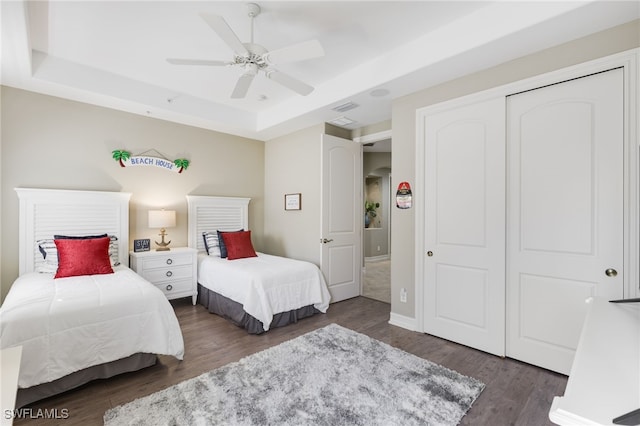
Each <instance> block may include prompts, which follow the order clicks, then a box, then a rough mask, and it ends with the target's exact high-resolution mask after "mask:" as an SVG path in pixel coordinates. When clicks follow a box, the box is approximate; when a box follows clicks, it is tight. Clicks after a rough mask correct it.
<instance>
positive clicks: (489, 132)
mask: <svg viewBox="0 0 640 426" xmlns="http://www.w3.org/2000/svg"><path fill="white" fill-rule="evenodd" d="M504 105H505V102H504V98H500V99H494V100H490V101H485V102H482V103H478V104H473V105H467V106H463V107H460V108H456V109H452V110H447V111H444V112H440V113H434V114H429V115H427V116H425V117H424V118H423V122H422V125H423V126H424V128H423V134H424V144H425V150H424V153H425V158H424V160H425V181H424V188H425V217H424V221H425V235H424V241H425V249H426V252H425V253H424V254H423V255H424V263H423V265H424V273H423V277H424V283H423V285H424V290H425V291H424V297H425V299H424V304H425V305H424V306H425V312H424V330H425V331H426V332H427V333H430V334H433V335H435V336H439V337H443V338H445V339H448V340H452V341H455V342H458V343H462V344H464V345H468V346H471V347H474V348H477V349H481V350H484V351H486V352H490V353H494V354H496V355H504V348H505V343H504V339H505V331H504V327H505V326H504V293H505V276H504V262H505V249H504V241H505V235H504V232H505V226H504V221H505V192H504V191H505V189H504V188H505V181H504V180H505V163H504V162H505V134H504V128H505V123H504V117H505V112H504Z"/></svg>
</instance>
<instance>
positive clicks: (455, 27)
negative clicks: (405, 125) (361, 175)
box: [0, 0, 640, 140]
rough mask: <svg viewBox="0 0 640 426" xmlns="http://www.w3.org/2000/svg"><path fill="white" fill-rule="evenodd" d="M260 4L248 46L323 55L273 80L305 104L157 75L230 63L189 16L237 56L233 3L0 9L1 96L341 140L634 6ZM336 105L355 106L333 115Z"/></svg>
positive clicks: (220, 83)
mask: <svg viewBox="0 0 640 426" xmlns="http://www.w3.org/2000/svg"><path fill="white" fill-rule="evenodd" d="M257 3H258V4H259V5H260V7H261V8H262V13H261V14H260V15H259V16H258V17H256V18H255V21H254V25H255V27H254V41H255V42H256V43H258V44H261V45H263V46H264V47H266V48H267V49H268V50H274V49H279V48H281V47H285V46H289V45H292V44H295V43H298V42H303V41H307V40H311V39H317V40H319V41H320V43H321V44H322V46H323V48H324V51H325V56H324V57H320V58H315V59H309V60H306V61H302V62H295V63H287V64H282V65H279V66H277V68H278V69H279V70H281V71H283V72H286V73H287V74H290V75H291V76H294V77H295V78H297V79H300V80H302V81H304V82H306V83H308V84H310V85H312V86H314V87H315V90H314V91H313V92H312V93H311V94H310V95H308V96H301V95H298V94H296V93H294V92H292V91H290V90H288V89H286V88H283V87H282V86H279V85H278V84H277V83H276V82H274V81H271V80H268V79H266V78H265V77H264V76H262V75H258V76H257V77H256V78H255V80H254V82H253V84H252V86H251V87H250V89H249V92H248V95H247V97H246V98H245V99H230V93H231V91H232V90H233V87H234V85H235V82H236V80H237V78H238V76H239V75H240V74H241V72H242V71H241V70H240V69H238V68H235V67H204V66H178V65H171V64H169V63H167V62H166V58H170V57H172V58H193V59H217V60H231V59H232V56H233V52H232V51H231V49H230V48H229V47H228V46H227V45H226V44H225V43H224V42H222V40H221V39H220V38H219V37H218V35H217V34H216V33H215V32H214V31H213V30H212V29H211V28H210V27H209V26H208V25H207V24H206V23H205V22H204V20H203V19H202V18H201V17H200V16H199V14H200V13H209V14H215V15H220V16H222V17H223V18H224V19H225V20H226V21H227V23H228V24H229V26H230V27H231V28H232V30H233V31H234V32H235V33H236V34H237V35H238V36H239V38H240V39H241V40H242V41H243V42H247V41H249V38H250V20H249V18H248V16H247V8H246V3H245V2H241V1H224V2H223V1H95V0H85V1H48V2H47V1H35V2H23V1H2V2H1V9H0V13H1V15H2V16H1V19H2V21H1V22H2V34H1V35H2V51H1V55H2V56H1V57H0V59H1V61H2V70H1V71H2V74H1V79H0V82H1V83H2V84H3V85H8V86H13V87H17V88H22V89H26V90H31V91H35V92H40V93H45V94H50V95H54V96H60V97H63V98H68V99H74V100H79V101H82V102H88V103H92V104H96V105H103V106H106V107H110V108H116V109H120V110H124V111H129V112H133V113H137V114H142V115H148V116H151V117H155V118H159V119H164V120H170V121H176V122H180V123H185V124H189V125H194V126H199V127H203V128H208V129H213V130H218V131H222V132H226V133H230V134H235V135H240V136H245V137H251V138H256V139H260V140H268V139H270V138H273V137H276V136H280V135H283V134H286V133H290V132H292V131H295V130H298V129H301V128H304V127H308V126H310V125H314V124H317V123H321V122H330V121H331V120H333V119H336V118H338V117H342V116H346V117H347V118H349V119H350V120H353V121H354V123H353V124H351V125H344V126H343V127H345V128H347V129H354V128H359V127H362V126H365V125H369V124H374V123H379V122H381V121H384V120H388V119H390V118H391V101H392V100H393V99H395V98H398V97H401V96H404V95H406V94H408V93H412V92H415V91H417V90H421V89H424V88H426V87H429V86H432V85H434V84H438V83H440V82H443V81H447V80H450V79H452V78H456V77H460V76H462V75H465V74H469V73H472V72H475V71H478V70H481V69H485V68H488V67H490V66H494V65H497V64H499V63H502V62H505V61H508V60H511V59H514V58H517V57H520V56H524V55H526V54H529V53H532V52H535V51H538V50H541V49H544V48H547V47H551V46H554V45H557V44H560V43H563V42H566V41H569V40H572V39H575V38H578V37H582V36H585V35H587V34H591V33H594V32H597V31H601V30H604V29H606V28H610V27H612V26H615V25H619V24H622V23H625V22H628V21H631V20H634V19H638V18H639V17H640V2H638V1H631V0H630V1H615V2H614V1H608V0H607V1H565V2H560V1H544V2H540V1H526V2H525V1H497V2H486V1H389V2H384V1H340V2H329V1H261V2H257ZM378 89H384V90H378ZM376 95H377V96H376ZM346 102H353V103H355V104H357V105H359V106H358V107H357V108H355V109H352V110H350V111H346V112H344V113H340V112H336V111H333V110H332V109H331V108H333V107H336V106H339V105H342V104H344V103H346Z"/></svg>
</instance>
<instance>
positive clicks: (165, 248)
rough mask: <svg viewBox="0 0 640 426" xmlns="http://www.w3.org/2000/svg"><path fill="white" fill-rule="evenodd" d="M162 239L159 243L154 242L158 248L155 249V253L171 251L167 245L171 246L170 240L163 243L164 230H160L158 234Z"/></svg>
mask: <svg viewBox="0 0 640 426" xmlns="http://www.w3.org/2000/svg"><path fill="white" fill-rule="evenodd" d="M158 235H160V236H161V237H162V240H161V241H160V242H157V241H156V244H157V245H158V246H159V247H158V248H156V251H169V250H171V249H170V248H169V247H168V246H169V244H171V240H169V241H168V242H165V241H164V236H165V235H167V233H166V231H165V229H164V228H162V229H160V233H159V234H158Z"/></svg>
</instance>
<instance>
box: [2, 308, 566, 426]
mask: <svg viewBox="0 0 640 426" xmlns="http://www.w3.org/2000/svg"><path fill="white" fill-rule="evenodd" d="M172 304H173V306H174V308H175V311H176V314H177V317H178V320H179V321H180V325H181V327H182V332H183V336H184V340H185V357H184V360H183V361H182V362H179V361H177V360H175V359H174V358H172V357H165V356H162V357H160V362H159V363H158V364H156V365H155V366H153V367H149V368H147V369H144V370H142V371H138V372H135V373H128V374H125V375H122V376H118V377H114V378H111V379H106V380H99V381H96V382H93V383H90V384H88V385H85V386H83V387H81V388H79V389H76V390H73V391H69V392H67V393H65V394H62V395H59V396H56V397H52V398H49V399H47V400H44V401H41V402H38V403H34V404H32V405H31V406H29V407H26V408H31V410H32V415H33V416H35V415H37V413H38V411H37V410H38V409H46V410H54V409H56V410H57V411H53V412H54V413H55V412H57V413H58V414H64V413H68V418H66V419H64V420H62V419H57V420H45V419H42V418H40V419H24V418H23V419H16V420H15V421H14V424H15V425H41V424H42V425H44V424H51V425H54V424H55V425H65V426H71V425H98V424H102V416H103V414H104V412H105V411H106V410H107V409H109V408H111V407H115V406H117V405H120V404H123V403H126V402H129V401H131V400H134V399H136V398H139V397H142V396H145V395H148V394H150V393H153V392H156V391H159V390H161V389H164V388H166V387H168V386H171V385H174V384H176V383H179V382H181V381H183V380H185V379H189V378H191V377H195V376H197V375H199V374H201V373H204V372H207V371H209V370H212V369H214V368H217V367H220V366H222V365H225V364H227V363H230V362H233V361H237V360H238V359H240V358H242V357H245V356H247V355H250V354H252V353H255V352H258V351H260V350H263V349H266V348H268V347H270V346H274V345H277V344H279V343H281V342H284V341H286V340H289V339H291V338H293V337H296V336H299V335H301V334H304V333H307V332H309V331H311V330H314V329H316V328H320V327H323V326H325V325H327V324H330V323H337V324H340V325H342V326H344V327H347V328H350V329H352V330H355V331H358V332H360V333H364V334H366V335H368V336H371V337H373V338H375V339H378V340H381V341H383V342H386V343H388V344H390V345H392V346H395V347H398V348H401V349H403V350H405V351H407V352H410V353H413V354H415V355H417V356H420V357H423V358H426V359H429V360H430V361H433V362H436V363H438V364H441V365H443V366H445V367H448V368H451V369H453V370H456V371H458V372H460V373H462V374H465V375H467V376H471V377H475V378H476V379H479V380H481V381H483V382H484V383H485V384H486V385H487V386H486V388H485V390H484V391H483V392H482V394H481V395H480V397H479V398H478V399H477V400H476V402H475V404H474V405H473V406H472V407H471V409H470V410H469V412H468V413H467V415H466V416H465V417H464V418H463V419H462V423H461V424H462V425H491V426H500V425H535V426H538V425H552V423H551V422H550V421H549V420H548V412H549V407H550V406H551V401H552V399H553V397H554V396H557V395H562V394H563V393H564V389H565V386H566V382H567V378H566V376H563V375H560V374H556V373H552V372H550V371H547V370H543V369H540V368H537V367H533V366H531V365H527V364H524V363H521V362H518V361H514V360H511V359H502V358H498V357H495V356H493V355H488V354H485V353H483V352H479V351H476V350H474V349H470V348H467V347H464V346H461V345H458V344H455V343H452V342H448V341H446V340H442V339H439V338H436V337H432V336H429V335H425V334H421V333H416V332H412V331H408V330H405V329H403V328H399V327H395V326H392V325H389V324H388V321H389V310H390V308H389V305H388V304H386V303H383V302H379V301H376V300H372V299H368V298H365V297H357V298H354V299H350V300H347V301H344V302H340V303H335V304H333V305H331V307H330V308H329V311H328V312H327V314H324V315H322V314H321V315H315V316H313V317H311V318H306V319H303V320H301V321H299V322H298V323H297V324H292V325H289V326H287V327H283V328H278V329H273V330H271V331H269V332H268V333H266V334H263V335H260V336H254V335H248V334H246V333H245V332H244V331H243V330H241V329H239V328H237V327H236V326H234V325H231V324H230V323H228V322H227V321H225V320H223V319H221V318H219V317H217V316H216V315H212V314H209V313H208V312H207V311H206V310H205V309H204V308H203V307H202V306H192V305H191V304H190V299H181V300H177V301H173V302H172ZM63 410H66V411H63ZM49 412H52V411H49Z"/></svg>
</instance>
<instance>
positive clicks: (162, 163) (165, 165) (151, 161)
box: [111, 149, 189, 173]
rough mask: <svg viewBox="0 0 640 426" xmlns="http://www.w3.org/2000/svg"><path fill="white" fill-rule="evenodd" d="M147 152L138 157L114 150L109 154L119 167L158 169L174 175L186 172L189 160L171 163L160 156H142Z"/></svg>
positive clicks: (177, 160) (180, 159)
mask: <svg viewBox="0 0 640 426" xmlns="http://www.w3.org/2000/svg"><path fill="white" fill-rule="evenodd" d="M148 152H149V151H146V152H143V153H142V154H140V155H131V153H129V152H128V151H123V150H120V149H116V150H114V151H112V152H111V154H112V157H113V159H114V160H116V161H117V162H118V163H120V167H134V166H143V167H159V168H161V169H164V170H169V171H171V172H175V173H182V171H183V170H186V169H187V168H188V167H189V160H187V159H186V158H178V159H176V160H173V161H171V160H168V159H166V158H164V157H162V156H160V157H154V156H150V155H144V154H146V153H148Z"/></svg>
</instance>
